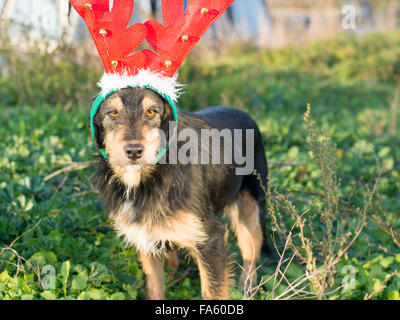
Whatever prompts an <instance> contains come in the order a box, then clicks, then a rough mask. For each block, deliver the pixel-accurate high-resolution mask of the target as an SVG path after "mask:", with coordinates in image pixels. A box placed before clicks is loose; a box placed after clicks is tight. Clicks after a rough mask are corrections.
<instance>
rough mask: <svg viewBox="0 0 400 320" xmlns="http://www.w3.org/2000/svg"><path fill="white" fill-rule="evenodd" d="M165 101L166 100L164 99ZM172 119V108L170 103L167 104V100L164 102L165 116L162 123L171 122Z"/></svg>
mask: <svg viewBox="0 0 400 320" xmlns="http://www.w3.org/2000/svg"><path fill="white" fill-rule="evenodd" d="M163 100H164V99H163ZM171 117H172V108H171V106H170V105H169V103H168V102H167V100H164V114H163V117H162V121H163V122H164V121H168V120H170V119H171Z"/></svg>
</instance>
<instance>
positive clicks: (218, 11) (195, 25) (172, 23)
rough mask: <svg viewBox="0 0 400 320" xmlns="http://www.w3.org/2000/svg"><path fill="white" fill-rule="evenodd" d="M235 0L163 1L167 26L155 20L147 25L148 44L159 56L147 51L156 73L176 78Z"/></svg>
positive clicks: (150, 65) (148, 59)
mask: <svg viewBox="0 0 400 320" xmlns="http://www.w3.org/2000/svg"><path fill="white" fill-rule="evenodd" d="M233 1H234V0H189V3H188V6H187V9H186V12H185V10H184V0H163V2H162V12H163V17H164V26H163V25H161V24H160V23H158V22H157V21H154V20H151V21H148V22H146V23H145V25H146V27H147V30H148V33H147V36H146V39H147V41H148V42H149V44H150V45H151V46H152V48H153V49H154V50H155V51H156V52H157V55H155V54H154V53H153V52H151V51H150V50H144V51H143V53H144V54H145V55H146V57H147V61H148V62H149V61H150V64H147V66H149V67H150V68H151V70H153V71H157V72H161V71H164V73H165V74H166V75H167V76H170V77H172V76H173V75H174V74H175V72H176V71H177V70H178V69H179V67H180V65H181V64H182V63H183V61H184V60H185V58H186V57H187V55H188V54H189V53H190V51H191V50H192V49H193V47H194V46H195V45H196V43H197V42H198V41H199V40H200V38H201V37H202V35H203V34H204V32H206V30H207V29H208V28H209V27H210V26H211V25H212V24H213V23H214V22H215V21H216V20H217V19H218V18H219V17H220V16H221V15H222V14H223V13H224V11H225V10H226V9H227V8H228V7H229V6H230V5H231V4H232V2H233Z"/></svg>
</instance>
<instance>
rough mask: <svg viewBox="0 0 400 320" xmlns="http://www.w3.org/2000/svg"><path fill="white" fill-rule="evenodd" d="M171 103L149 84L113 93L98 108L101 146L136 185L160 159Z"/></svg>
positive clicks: (117, 173)
mask: <svg viewBox="0 0 400 320" xmlns="http://www.w3.org/2000/svg"><path fill="white" fill-rule="evenodd" d="M171 113H172V112H171V107H170V106H169V104H168V103H167V102H166V101H165V100H164V99H163V98H162V97H161V96H160V95H159V94H157V93H155V92H153V91H151V90H149V89H146V88H127V89H122V90H119V91H117V92H115V93H113V94H112V95H110V96H109V97H108V98H107V99H106V100H105V101H104V102H103V103H102V105H101V107H100V109H99V111H98V112H97V114H96V116H95V118H94V120H93V125H94V128H95V143H96V146H97V148H99V149H103V148H104V149H105V151H106V153H107V155H108V157H109V159H108V161H109V164H110V167H111V169H112V170H113V172H114V175H115V176H116V177H117V178H118V179H119V180H120V181H122V182H123V183H124V184H125V185H126V186H128V187H130V188H132V187H135V186H137V185H138V184H139V183H140V180H141V179H142V178H143V177H145V176H146V175H147V174H148V173H149V172H151V169H152V167H153V165H154V164H155V163H156V159H157V155H158V150H159V148H160V145H161V142H162V140H161V139H162V138H161V135H160V129H161V127H162V126H163V125H164V124H165V123H166V122H168V121H169V119H170V117H171Z"/></svg>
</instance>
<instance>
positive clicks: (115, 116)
mask: <svg viewBox="0 0 400 320" xmlns="http://www.w3.org/2000/svg"><path fill="white" fill-rule="evenodd" d="M108 115H109V116H110V117H111V118H114V119H115V118H118V115H119V112H118V110H112V111H110V112H109V113H108Z"/></svg>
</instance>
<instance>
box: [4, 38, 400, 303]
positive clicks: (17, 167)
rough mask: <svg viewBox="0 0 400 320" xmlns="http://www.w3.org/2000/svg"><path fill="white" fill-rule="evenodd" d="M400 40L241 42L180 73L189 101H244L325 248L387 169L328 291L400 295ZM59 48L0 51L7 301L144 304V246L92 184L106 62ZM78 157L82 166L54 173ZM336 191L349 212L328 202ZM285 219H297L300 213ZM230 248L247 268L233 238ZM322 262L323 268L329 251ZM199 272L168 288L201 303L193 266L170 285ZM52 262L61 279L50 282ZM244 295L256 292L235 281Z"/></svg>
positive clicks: (190, 105) (294, 272) (282, 185)
mask: <svg viewBox="0 0 400 320" xmlns="http://www.w3.org/2000/svg"><path fill="white" fill-rule="evenodd" d="M399 48H400V32H398V31H395V32H393V33H389V34H376V35H371V36H367V37H365V38H361V39H359V38H352V37H350V38H347V37H346V38H345V37H340V38H338V39H335V40H331V41H323V42H317V43H315V44H311V45H308V46H305V47H303V48H292V47H287V48H284V49H279V50H257V51H256V50H254V49H251V48H250V49H248V50H243V48H241V47H238V48H233V49H232V50H231V52H230V53H229V54H225V55H224V56H223V57H221V58H216V59H214V60H212V61H204V60H202V59H199V60H198V59H197V58H196V57H192V59H190V60H189V61H188V62H187V63H186V64H185V65H184V66H183V68H182V70H181V74H180V79H181V81H182V82H184V83H187V87H186V88H185V91H186V94H184V95H183V96H182V98H181V100H180V106H181V107H182V108H183V109H186V110H195V109H198V108H201V107H206V106H208V105H216V104H225V105H232V106H234V107H237V108H240V109H243V110H246V111H248V112H249V113H250V114H251V115H252V117H253V118H254V119H256V120H257V123H258V124H259V126H260V128H261V131H262V134H263V136H264V139H265V146H266V153H267V158H268V161H269V162H270V181H271V185H272V186H274V187H275V188H276V190H277V192H278V194H283V195H285V197H286V199H287V201H288V202H287V204H288V206H289V205H291V206H292V207H294V208H295V210H297V211H296V212H300V213H302V212H304V210H306V209H311V211H310V217H308V216H307V215H306V216H305V218H306V219H308V221H312V228H311V229H310V230H311V231H310V232H309V233H308V234H307V233H306V235H307V236H309V238H310V239H314V238H313V236H312V234H311V233H312V232H314V236H315V237H316V239H317V241H315V242H313V250H317V251H314V252H319V251H318V250H319V248H320V247H321V246H320V244H323V243H324V241H325V240H326V241H332V243H335V242H334V241H335V239H339V237H338V234H337V233H338V232H339V231H340V232H342V231H346V232H347V231H352V232H354V230H356V229H357V227H358V226H359V222H360V216H359V212H358V211H357V210H356V209H355V208H362V207H363V206H364V205H365V201H366V199H365V197H364V196H365V194H364V193H363V190H366V187H369V188H370V189H371V188H372V186H373V185H374V183H375V181H376V178H377V176H378V175H380V179H379V184H378V185H377V187H376V192H375V196H374V199H373V204H372V206H371V208H369V210H368V216H367V220H366V225H365V226H364V228H363V231H362V233H361V234H360V236H359V237H358V238H357V240H356V241H355V242H354V243H353V244H352V245H351V247H350V248H349V250H348V251H346V253H345V254H344V255H343V256H342V257H341V258H340V261H339V262H338V263H337V265H336V267H335V271H330V272H331V274H330V276H329V277H328V279H329V284H330V285H331V287H330V288H331V289H332V290H335V289H337V290H336V291H335V292H333V293H332V294H329V295H324V296H323V297H322V298H324V299H328V298H329V299H363V298H369V299H399V290H400V280H399V276H398V274H397V273H396V271H398V270H399V269H400V256H399V254H398V252H399V249H400V244H399V242H398V241H399V240H400V238H399V233H400V232H399V230H400V219H399V217H400V216H399V212H400V200H399V199H400V191H399V190H400V179H399V177H400V170H399V163H400V148H399V145H398V141H399V139H400V133H399V130H398V120H399V117H400V111H399V103H400V101H399V97H398V94H396V91H397V90H398V89H397V88H398V80H399V78H398V77H399V72H400V71H399V65H398V61H399V59H398V58H399V54H400V51H399V50H400V49H399ZM246 49H247V48H246ZM55 50H56V51H53V54H47V53H40V52H42V51H39V50H36V49H33V51H28V55H29V57H31V59H30V61H27V60H26V57H27V56H26V55H23V54H21V53H20V52H19V51H18V52H16V51H15V50H14V48H13V47H12V46H11V45H10V44H9V43H8V44H7V45H6V44H5V45H4V46H3V45H2V47H1V49H0V51H1V52H0V55H1V57H3V58H4V59H8V60H7V61H9V65H10V66H11V69H10V70H9V73H8V74H7V72H3V73H2V74H1V76H0V98H1V101H2V103H1V104H0V112H1V114H2V115H3V116H2V117H0V150H1V153H0V299H28V300H30V299H48V300H51V299H110V300H120V299H143V298H144V296H145V289H144V275H143V272H142V271H141V269H140V265H139V262H138V258H137V255H136V252H135V251H134V250H133V249H130V248H126V247H125V245H124V244H123V242H122V240H121V239H117V238H116V235H115V233H114V231H113V230H112V228H110V221H109V220H108V218H107V214H106V212H105V210H104V209H103V208H102V206H101V204H100V201H99V199H98V194H97V191H96V189H95V187H94V186H93V184H92V181H93V176H94V172H93V168H91V167H90V164H89V163H88V162H89V161H90V160H91V158H92V155H93V154H94V153H95V152H96V151H95V149H94V146H93V142H92V141H91V138H90V134H89V130H88V127H87V118H88V111H89V104H90V97H91V96H93V95H94V94H95V93H96V88H95V83H96V82H97V80H98V78H99V76H100V71H99V68H98V67H94V68H93V70H97V71H94V72H92V71H91V70H92V69H91V68H90V67H89V66H91V65H92V64H91V62H90V61H91V60H90V57H89V56H83V57H82V59H81V61H84V63H83V65H81V64H78V63H77V62H76V61H75V60H74V58H75V56H76V55H75V53H74V52H75V51H71V50H72V49H71V48H69V47H65V46H64V45H62V46H60V47H58V48H57V49H55ZM54 52H56V53H54ZM13 59H14V60H13ZM38 66H39V67H38ZM307 103H310V104H311V119H312V121H314V123H315V126H316V128H318V129H319V131H320V132H321V134H318V135H317V136H314V137H312V136H310V130H309V128H307V126H306V125H305V124H304V120H303V116H304V112H305V111H306V106H307ZM75 106H76V107H75ZM393 118H394V121H393ZM324 137H325V138H326V139H325V138H324ZM310 139H311V141H313V142H312V143H311V144H310ZM318 139H322V140H318ZM324 139H325V140H324ZM329 150H332V152H331V153H329V152H330V151H329ZM327 155H329V157H327V158H326V157H325V158H324V156H327ZM318 157H319V158H318ZM82 163H84V164H87V165H84V166H81V165H78V164H82ZM321 164H322V166H321ZM324 164H325V167H324ZM326 164H329V165H328V166H327V165H326ZM66 166H69V168H70V169H69V170H65V171H63V172H62V173H61V174H59V175H56V176H54V177H52V178H48V176H49V175H50V174H51V173H53V172H55V171H56V170H59V169H63V168H65V167H66ZM323 168H325V170H327V171H324V170H321V169H323ZM329 168H331V169H335V172H336V174H337V175H335V176H333V175H332V171H329ZM46 177H47V178H46ZM334 181H336V182H338V183H337V185H336V184H335V185H334V188H333V189H332V187H330V186H332V183H334ZM327 188H328V190H331V191H332V192H331V193H326V190H327ZM329 188H330V189H329ZM354 190H356V192H354ZM332 199H333V200H334V201H336V200H337V201H338V206H337V207H336V206H333V207H327V206H326V204H327V203H332V201H333V200H332ZM338 208H342V209H343V210H339V211H340V212H339V211H338ZM336 211H338V212H336ZM319 212H323V213H324V214H325V215H323V216H322V217H320V216H318V213H319ZM282 214H283V215H284V216H283V218H286V217H288V219H287V220H285V221H287V223H288V225H290V222H293V221H291V220H290V217H289V215H288V212H287V211H283V212H282ZM336 214H340V219H339V221H340V222H343V224H344V225H345V226H346V228H345V229H343V230H339V229H337V227H338V225H337V224H336V222H335V221H337V220H335V219H336V218H334V219H332V220H329V219H331V217H336ZM320 218H322V219H325V220H324V221H321V219H320ZM325 222H328V224H327V223H325ZM267 225H268V226H271V221H267ZM269 229H271V227H269ZM327 230H328V231H329V232H327ZM269 231H270V234H271V232H272V230H269ZM295 232H298V231H295ZM346 232H344V236H346ZM341 234H342V235H343V232H342V233H341ZM230 238H231V239H232V240H233V237H232V235H231V237H230ZM312 241H314V240H312ZM277 245H278V248H279V249H280V250H281V249H282V244H281V243H277ZM296 245H299V244H298V243H296ZM299 248H300V245H299ZM333 249H335V247H333ZM231 251H232V253H233V254H234V256H235V258H236V260H237V261H238V262H239V263H240V259H239V258H238V257H239V254H238V248H237V245H236V244H235V243H234V241H231ZM334 252H336V251H335V250H332V253H334ZM315 257H316V266H317V267H318V266H320V263H321V261H323V255H316V256H315ZM260 263H261V265H262V268H261V269H260V271H259V274H260V276H263V279H264V280H265V279H268V278H269V277H270V276H273V275H274V273H275V272H276V266H277V261H276V260H271V258H269V257H263V258H262V259H261V261H260ZM346 266H350V267H351V268H352V269H351V270H355V278H354V279H355V288H354V289H351V288H350V289H348V288H346V289H345V288H341V287H340V286H341V284H342V282H343V281H344V280H346V279H347V280H348V278H346V275H348V274H347V273H346V272H345V271H344V270H347V269H346V268H345V267H346ZM46 267H47V268H48V267H51V268H54V269H51V268H50V269H46ZM189 267H190V268H191V269H190V271H189V272H188V273H187V276H186V277H185V279H183V280H182V281H179V282H177V283H176V284H174V285H173V286H172V287H171V288H169V289H168V290H167V298H169V299H200V298H201V294H200V282H199V276H198V272H197V271H196V268H195V267H194V264H193V262H192V261H187V262H184V263H183V265H182V266H181V268H180V270H179V272H178V275H175V276H174V277H172V278H171V279H170V280H166V284H167V285H168V284H169V283H171V282H172V281H174V280H175V279H176V278H177V277H178V276H179V274H181V273H183V272H185V270H188V268H189ZM306 268H307V267H306V264H304V263H302V261H301V259H298V258H295V259H294V260H293V263H292V264H291V265H290V266H289V267H288V269H287V270H286V276H287V279H288V281H291V282H292V281H295V280H296V279H298V278H299V277H303V276H304V275H305V274H306ZM53 271H54V281H53V282H52V281H48V280H49V279H51V278H48V276H52V275H53V273H52V272H53ZM235 271H236V273H237V274H239V271H240V270H239V268H236V270H235ZM347 280H346V281H347ZM43 283H45V284H46V288H44V286H43ZM47 285H50V286H47ZM311 286H312V284H311V283H308V284H307V287H306V289H307V290H310V289H311ZM273 288H274V285H273V283H271V281H269V282H266V283H265V284H263V285H261V286H260V290H259V295H258V296H257V297H256V298H257V299H271V298H273V297H275V298H276V297H277V296H279V295H280V294H282V293H284V292H285V290H287V289H288V288H289V286H288V283H286V282H285V281H283V282H281V283H280V284H279V285H278V286H277V287H276V288H274V290H275V292H274V295H272V289H273ZM328 291H329V290H328ZM232 297H233V298H234V299H243V298H244V297H245V295H244V293H243V292H242V291H241V289H239V288H238V287H236V286H235V287H234V289H233V293H232Z"/></svg>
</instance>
